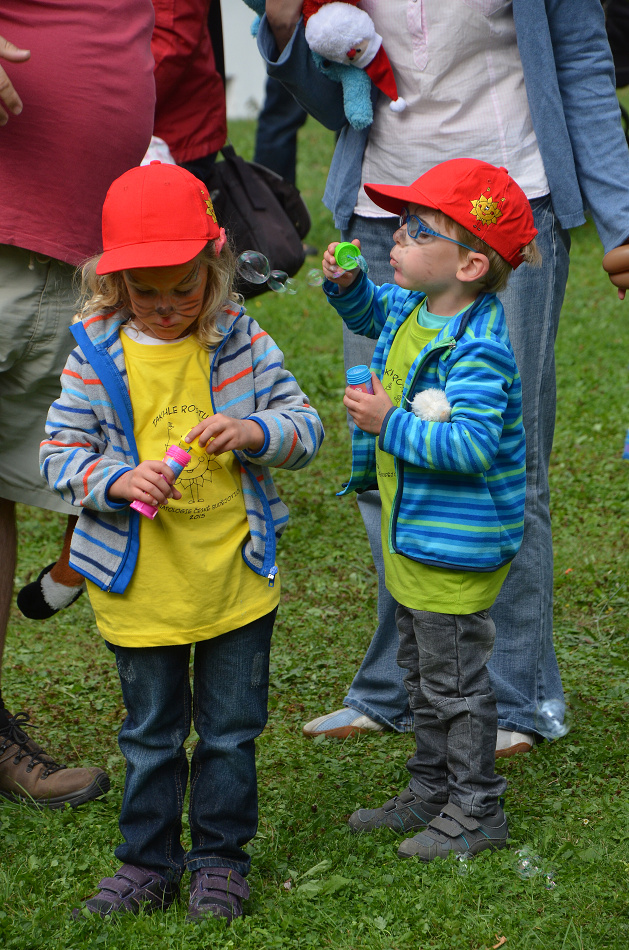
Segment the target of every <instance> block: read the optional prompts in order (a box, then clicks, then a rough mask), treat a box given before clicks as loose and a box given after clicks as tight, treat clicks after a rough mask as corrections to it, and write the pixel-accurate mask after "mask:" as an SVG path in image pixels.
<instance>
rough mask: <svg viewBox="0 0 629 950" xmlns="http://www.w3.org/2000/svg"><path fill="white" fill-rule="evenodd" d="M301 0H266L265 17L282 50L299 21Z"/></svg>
mask: <svg viewBox="0 0 629 950" xmlns="http://www.w3.org/2000/svg"><path fill="white" fill-rule="evenodd" d="M302 2H303V0H266V18H267V20H268V23H269V26H270V27H271V32H272V33H273V36H274V37H275V42H276V43H277V48H278V50H279V51H280V53H281V52H282V50H283V49H284V47H285V46H286V44H287V43H288V41H289V40H290V38H291V36H292V35H293V33H294V32H295V27H296V26H297V24H298V23H299V18H300V16H301V7H302Z"/></svg>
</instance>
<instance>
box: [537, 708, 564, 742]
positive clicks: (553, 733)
mask: <svg viewBox="0 0 629 950" xmlns="http://www.w3.org/2000/svg"><path fill="white" fill-rule="evenodd" d="M534 722H535V728H536V730H537V731H538V732H539V734H540V735H542V736H544V738H545V739H548V740H549V741H550V742H552V741H553V739H561V737H562V736H565V735H566V734H567V733H568V732H569V731H570V724H569V722H568V721H567V718H566V704H565V703H564V701H563V699H545V700H544V702H543V703H540V704H539V706H537V707H536V709H535V715H534Z"/></svg>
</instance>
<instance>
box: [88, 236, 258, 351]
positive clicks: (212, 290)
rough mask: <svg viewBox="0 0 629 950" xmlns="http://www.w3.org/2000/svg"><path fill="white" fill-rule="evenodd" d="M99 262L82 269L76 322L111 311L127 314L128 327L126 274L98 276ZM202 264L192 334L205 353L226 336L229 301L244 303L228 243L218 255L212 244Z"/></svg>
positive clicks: (200, 257)
mask: <svg viewBox="0 0 629 950" xmlns="http://www.w3.org/2000/svg"><path fill="white" fill-rule="evenodd" d="M99 260H100V255H96V257H91V258H90V259H89V260H87V261H86V262H85V263H84V264H83V265H82V267H81V269H80V275H81V276H80V279H81V298H82V303H81V308H80V310H79V313H78V314H77V316H76V317H75V318H74V319H75V321H78V320H82V319H83V318H84V317H89V316H91V315H92V314H94V313H102V312H103V311H108V310H114V311H116V310H126V311H127V315H126V317H125V318H124V319H123V321H122V322H123V323H127V322H128V321H129V320H132V319H133V311H132V310H131V308H130V299H129V293H128V290H127V285H126V283H125V280H124V276H123V275H124V272H123V271H115V272H114V273H113V274H97V273H96V265H97V264H98V262H99ZM198 260H199V261H200V263H201V264H204V265H205V267H206V268H207V281H206V284H205V293H204V296H203V304H202V307H201V313H200V314H199V318H198V320H197V323H196V326H195V328H194V330H193V331H192V333H193V336H195V337H196V339H197V341H198V343H199V345H200V346H202V347H203V349H205V350H211V349H213V348H214V347H215V346H217V345H218V344H219V343H220V342H221V340H222V339H223V335H224V334H223V331H222V330H221V328H220V327H219V326H218V322H217V321H218V317H219V315H220V313H221V312H222V311H223V309H224V308H225V306H226V305H227V302H228V301H229V300H233V301H234V302H236V303H239V304H240V303H242V296H241V295H240V294H239V293H236V291H235V290H234V280H235V278H236V258H235V257H234V253H233V251H232V250H231V248H230V247H229V245H228V244H227V243H225V244H224V245H223V247H222V249H221V251H220V253H219V254H216V251H215V242H214V241H208V243H207V244H206V245H205V247H204V248H203V250H202V251H201V253H200V254H199V255H198Z"/></svg>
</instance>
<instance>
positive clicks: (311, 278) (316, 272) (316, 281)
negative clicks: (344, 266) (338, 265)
mask: <svg viewBox="0 0 629 950" xmlns="http://www.w3.org/2000/svg"><path fill="white" fill-rule="evenodd" d="M306 280H307V281H308V286H309V287H320V286H321V284H322V283H323V281H324V280H325V277H324V276H323V271H322V270H321V269H320V268H319V267H313V268H312V270H309V271H308V273H307V275H306Z"/></svg>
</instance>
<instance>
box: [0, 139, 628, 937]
mask: <svg viewBox="0 0 629 950" xmlns="http://www.w3.org/2000/svg"><path fill="white" fill-rule="evenodd" d="M231 134H232V138H233V140H234V143H235V144H236V146H237V147H238V148H239V149H240V150H241V151H242V153H243V154H244V155H245V157H248V156H250V154H251V150H252V143H253V124H252V123H234V124H233V126H232V129H231ZM333 146H334V140H333V136H332V135H331V134H330V133H327V132H325V131H323V130H321V129H320V128H319V127H318V126H317V125H316V124H315V123H314V122H312V121H309V122H308V123H307V125H306V126H305V128H304V129H303V130H302V135H301V139H300V166H299V173H298V178H299V182H300V185H301V187H302V192H303V194H304V196H305V198H306V200H307V202H308V204H309V206H310V208H311V211H312V216H313V228H312V231H311V233H310V235H309V237H308V240H309V242H311V243H313V244H315V245H317V246H318V247H319V248H320V249H321V250H322V249H323V248H324V247H325V245H326V244H327V243H328V241H330V240H331V239H333V238H334V237H335V232H334V229H333V227H332V224H331V220H330V216H329V214H328V213H327V211H326V210H325V209H324V208H323V206H322V205H321V204H320V202H319V198H320V195H321V193H322V188H323V182H324V178H325V173H326V168H327V166H328V163H329V159H330V156H331V153H332V150H333ZM573 242H574V243H573V254H572V270H571V276H570V283H569V288H568V296H567V299H566V303H565V306H564V312H563V318H562V325H561V329H560V332H559V339H558V344H557V373H558V384H559V399H558V419H557V433H556V439H555V449H554V455H553V464H552V513H553V524H554V534H555V581H556V609H555V633H556V645H557V651H558V655H559V660H560V664H561V668H562V672H563V677H564V683H565V688H566V694H567V697H568V701H569V706H570V711H571V715H572V719H573V725H572V730H571V732H570V733H569V734H568V736H567V737H566V738H564V739H562V740H560V741H558V742H556V743H554V744H548V743H545V744H544V745H542V746H540V747H538V748H537V749H536V750H535V751H534V752H532V753H531V754H529V755H526V756H520V757H516V758H515V759H511V760H509V761H507V762H505V763H501V770H502V772H503V773H504V774H505V775H506V777H507V778H508V781H509V789H508V791H507V797H506V806H505V807H506V810H507V812H508V815H509V819H510V829H511V834H512V836H513V841H512V844H511V848H510V849H509V850H505V851H502V852H499V853H496V854H493V855H489V854H487V853H485V854H483V855H481V856H480V857H478V858H477V859H476V860H475V861H473V862H471V863H470V864H468V865H465V864H461V863H460V862H459V861H455V860H452V861H448V862H436V863H434V864H433V865H422V864H419V863H416V862H414V861H400V860H399V859H398V858H397V857H396V848H397V839H396V838H395V837H394V836H393V835H392V833H390V832H388V831H387V832H385V831H383V832H381V833H378V834H375V835H373V836H364V837H361V838H357V837H354V836H352V835H351V834H350V833H349V832H348V830H347V828H346V824H345V822H346V818H347V816H348V815H349V813H350V812H351V811H353V810H354V809H355V808H357V807H359V806H364V805H377V804H380V803H381V802H382V801H384V800H385V799H386V798H388V797H389V796H390V795H392V794H395V793H396V792H397V791H398V790H400V789H402V788H403V787H404V786H405V785H406V773H405V766H404V763H405V760H406V758H407V757H408V755H409V753H410V752H411V748H412V742H411V739H410V737H409V736H399V735H395V734H386V735H382V736H373V737H370V736H366V737H361V738H357V739H350V740H347V741H345V742H338V741H332V740H323V741H319V740H317V741H315V742H310V741H307V740H306V739H304V738H302V736H301V725H302V723H303V722H304V721H306V720H307V719H309V718H312V717H313V716H315V715H318V714H320V713H323V712H325V711H328V710H331V709H334V708H337V707H338V706H339V705H340V701H341V699H342V697H343V696H344V695H345V691H346V688H347V686H348V684H349V682H350V681H351V678H352V676H353V673H354V672H355V669H356V668H357V665H358V662H359V660H360V659H361V657H362V655H363V653H364V650H365V649H366V647H367V645H368V643H369V640H370V637H371V633H372V630H373V627H374V623H375V612H376V581H375V575H374V570H373V567H372V565H371V561H370V556H369V551H368V546H367V541H366V538H365V535H364V531H363V528H362V522H361V521H360V518H359V515H358V511H357V508H356V505H355V502H354V501H353V500H351V499H343V500H340V499H338V498H336V497H335V492H336V490H337V489H338V488H339V486H340V484H341V482H342V481H343V480H344V479H345V478H346V476H347V474H348V461H349V449H348V435H347V426H346V422H345V412H344V409H343V406H342V404H341V397H342V391H343V386H344V382H343V371H342V352H341V351H342V343H341V328H340V322H339V320H338V318H336V317H335V315H334V314H333V313H332V310H331V308H328V307H327V306H326V305H325V304H324V301H323V295H322V293H321V291H320V290H319V289H317V288H314V287H310V286H308V284H307V282H306V279H305V275H306V273H307V271H308V270H309V269H310V268H311V267H313V266H318V263H319V262H318V261H316V260H309V261H308V262H307V263H306V264H305V265H304V268H303V270H302V272H301V273H300V275H298V281H299V285H300V288H299V292H298V294H297V296H292V297H289V296H279V295H275V294H271V293H269V294H266V295H264V296H262V297H258V298H255V299H254V300H253V301H251V303H250V309H251V311H252V313H253V314H254V315H255V316H256V318H258V319H259V320H260V322H261V323H262V324H263V326H264V327H265V328H266V329H267V330H268V331H269V333H270V334H271V335H272V336H273V337H274V338H275V340H276V341H277V342H278V344H279V345H280V346H281V347H282V349H283V350H284V352H285V354H286V358H287V363H288V365H289V366H290V368H291V369H292V371H293V372H294V373H295V375H296V376H297V378H298V379H299V381H300V383H301V385H302V386H303V388H304V389H305V391H306V392H307V393H308V395H309V396H310V398H311V400H312V402H313V403H314V405H316V406H317V408H318V410H319V412H320V414H321V416H322V418H323V421H324V424H325V426H326V432H327V437H326V441H325V444H324V447H323V450H322V452H321V454H320V456H319V457H318V458H317V459H316V460H315V462H314V463H313V464H312V465H311V466H310V468H308V469H307V470H306V471H304V472H303V473H300V474H292V473H279V476H278V483H279V486H280V490H281V491H282V494H283V497H284V498H285V500H286V501H287V503H288V505H289V508H290V511H291V523H290V526H289V528H288V530H287V532H286V534H285V535H284V538H283V541H282V544H281V550H280V556H279V565H280V569H281V571H282V579H283V580H282V583H283V591H284V593H283V599H282V605H281V607H280V614H279V618H278V622H277V625H276V633H275V637H274V648H273V653H272V676H271V694H270V707H271V710H270V720H269V725H268V728H267V729H266V731H265V732H264V734H263V736H262V737H261V739H260V741H259V747H258V752H259V784H260V829H259V834H258V836H257V837H256V839H255V840H254V841H253V842H252V844H251V852H252V855H253V868H252V873H251V876H250V883H251V887H252V898H251V900H250V901H249V903H248V905H247V912H248V913H247V916H246V917H245V918H243V919H241V920H238V921H237V922H236V923H235V924H234V926H233V927H232V928H231V930H229V929H227V928H225V927H224V925H223V924H222V923H219V922H216V921H208V922H205V923H204V924H203V925H201V926H200V927H198V926H194V925H189V924H186V923H185V922H184V917H185V905H184V906H182V907H181V908H174V909H171V910H170V911H169V912H167V913H166V914H156V915H155V916H153V917H142V918H132V919H122V920H114V921H102V920H100V919H96V920H95V919H85V920H80V921H79V922H78V923H73V922H72V921H71V919H70V910H71V908H72V907H75V906H76V905H77V904H78V903H79V902H80V900H81V899H82V898H84V897H86V896H88V895H89V894H90V893H92V892H93V890H94V887H95V884H96V883H97V881H98V880H99V878H100V877H102V876H105V875H107V874H110V873H113V871H115V870H116V868H117V866H118V862H117V861H116V859H115V858H114V856H113V848H114V847H115V845H116V844H117V843H118V841H119V833H118V828H117V818H118V812H119V807H120V800H121V794H122V787H123V780H124V763H123V760H122V757H121V755H120V753H119V751H118V747H117V742H116V736H117V731H118V728H119V725H120V722H121V719H122V716H123V714H124V711H123V708H122V704H121V700H120V690H119V685H118V680H117V674H116V670H115V666H114V663H113V660H112V657H111V655H110V654H109V653H108V652H107V650H106V649H105V648H104V646H103V645H102V641H101V640H100V637H99V635H98V633H97V631H96V629H95V627H94V624H93V619H92V613H91V610H90V607H89V603H88V602H87V599H86V598H85V597H83V598H81V599H80V600H79V601H78V603H77V604H76V605H75V606H73V607H72V608H70V609H69V610H67V611H66V612H62V613H61V614H60V615H59V616H58V617H56V618H54V619H52V620H50V621H48V622H46V623H36V622H29V621H26V620H24V619H23V618H22V617H21V614H19V612H18V611H17V610H14V612H13V615H12V621H11V630H10V636H9V641H8V645H7V650H6V657H5V663H6V673H5V695H6V698H7V702H8V705H10V707H11V708H12V709H13V710H14V711H18V710H21V709H26V710H27V711H28V712H29V713H30V714H31V715H32V718H33V721H34V723H35V724H37V725H38V726H40V727H41V729H40V730H39V731H40V732H41V741H42V742H43V743H44V744H45V747H46V748H47V749H49V750H50V752H51V753H52V754H54V755H55V756H57V757H58V758H59V759H61V760H62V761H65V762H67V763H68V764H99V765H102V766H103V767H106V768H107V769H108V771H109V773H110V775H111V778H112V790H111V792H110V793H109V795H108V796H107V797H106V798H104V799H103V800H102V801H100V802H96V803H92V804H90V805H88V806H85V807H83V808H79V809H77V810H76V811H73V810H72V809H70V808H68V809H66V810H65V811H55V812H45V811H44V812H39V811H34V810H32V809H29V808H26V807H20V806H15V805H11V804H9V803H7V802H2V803H0V820H1V828H0V946H1V947H4V948H6V950H9V948H19V950H47V948H51V950H52V948H55V950H57V948H63V950H65V948H71V950H74V948H77V950H78V948H81V950H83V948H86V950H87V948H94V950H97V948H101V947H111V948H116V950H118V948H124V950H127V948H129V950H136V948H137V950H140V948H142V950H144V948H145V947H147V946H152V947H157V948H160V950H162V948H181V950H188V948H189V950H193V948H194V950H198V948H199V947H204V948H210V947H213V948H214V947H215V948H217V950H223V948H232V947H233V948H236V947H237V948H239V950H254V948H255V950H267V948H275V947H278V948H279V947H286V948H302V947H309V946H313V947H333V948H335V950H362V948H365V950H367V948H369V950H402V948H404V950H406V948H409V950H410V948H414V950H417V948H422V950H424V948H435V950H452V948H457V950H482V948H490V947H494V946H497V945H498V944H499V943H500V941H501V940H503V942H504V939H503V938H506V943H505V947H506V950H524V948H529V947H531V948H542V950H546V948H557V950H564V948H587V950H590V948H599V947H600V948H605V950H608V948H618V950H626V947H627V946H629V893H628V892H629V887H628V885H629V805H628V797H627V782H628V779H629V768H628V766H627V746H628V742H627V713H628V711H629V681H628V677H627V671H628V669H629V662H628V661H629V655H628V652H629V651H628V647H629V594H628V591H627V577H628V567H629V545H628V544H627V540H626V538H627V523H628V514H629V510H628V508H629V504H628V502H629V487H628V476H629V462H628V461H623V460H622V458H621V455H622V448H623V442H624V437H625V431H626V429H627V427H628V426H629V405H628V404H627V403H628V401H627V368H628V363H629V347H628V343H629V330H628V326H629V300H627V301H626V302H624V303H620V302H619V301H618V300H617V299H616V296H615V291H614V290H613V288H612V287H611V285H610V284H609V282H608V279H607V277H606V276H605V274H604V273H603V271H602V269H601V266H600V261H601V257H602V250H601V248H600V245H599V243H598V239H597V236H596V232H595V230H594V228H593V226H592V225H591V224H589V223H588V224H587V225H586V226H585V227H583V228H581V229H579V230H578V231H576V232H575V233H574V234H573ZM62 524H63V519H62V518H61V517H60V516H57V515H53V514H50V513H47V512H43V511H38V510H35V509H26V508H24V509H22V510H21V511H20V557H19V565H18V577H17V582H16V587H17V588H19V587H20V586H22V584H24V583H25V582H26V581H28V580H29V579H31V578H32V577H34V576H35V575H36V573H37V572H38V571H39V569H40V568H41V567H42V566H43V565H45V564H47V563H49V562H50V561H51V560H54V559H55V557H56V555H57V550H58V545H59V541H60V538H61V529H62ZM39 731H35V730H33V735H34V737H35V738H40V735H39ZM625 821H627V822H628V825H627V827H625ZM521 849H529V851H530V852H531V853H532V854H533V855H535V858H534V860H533V864H534V865H535V866H537V867H539V868H540V869H541V871H540V873H537V874H533V875H532V876H529V877H522V876H521V875H520V874H519V873H518V867H517V865H518V860H519V858H518V855H517V854H516V851H518V850H521ZM547 875H548V876H547ZM551 884H554V886H551Z"/></svg>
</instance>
